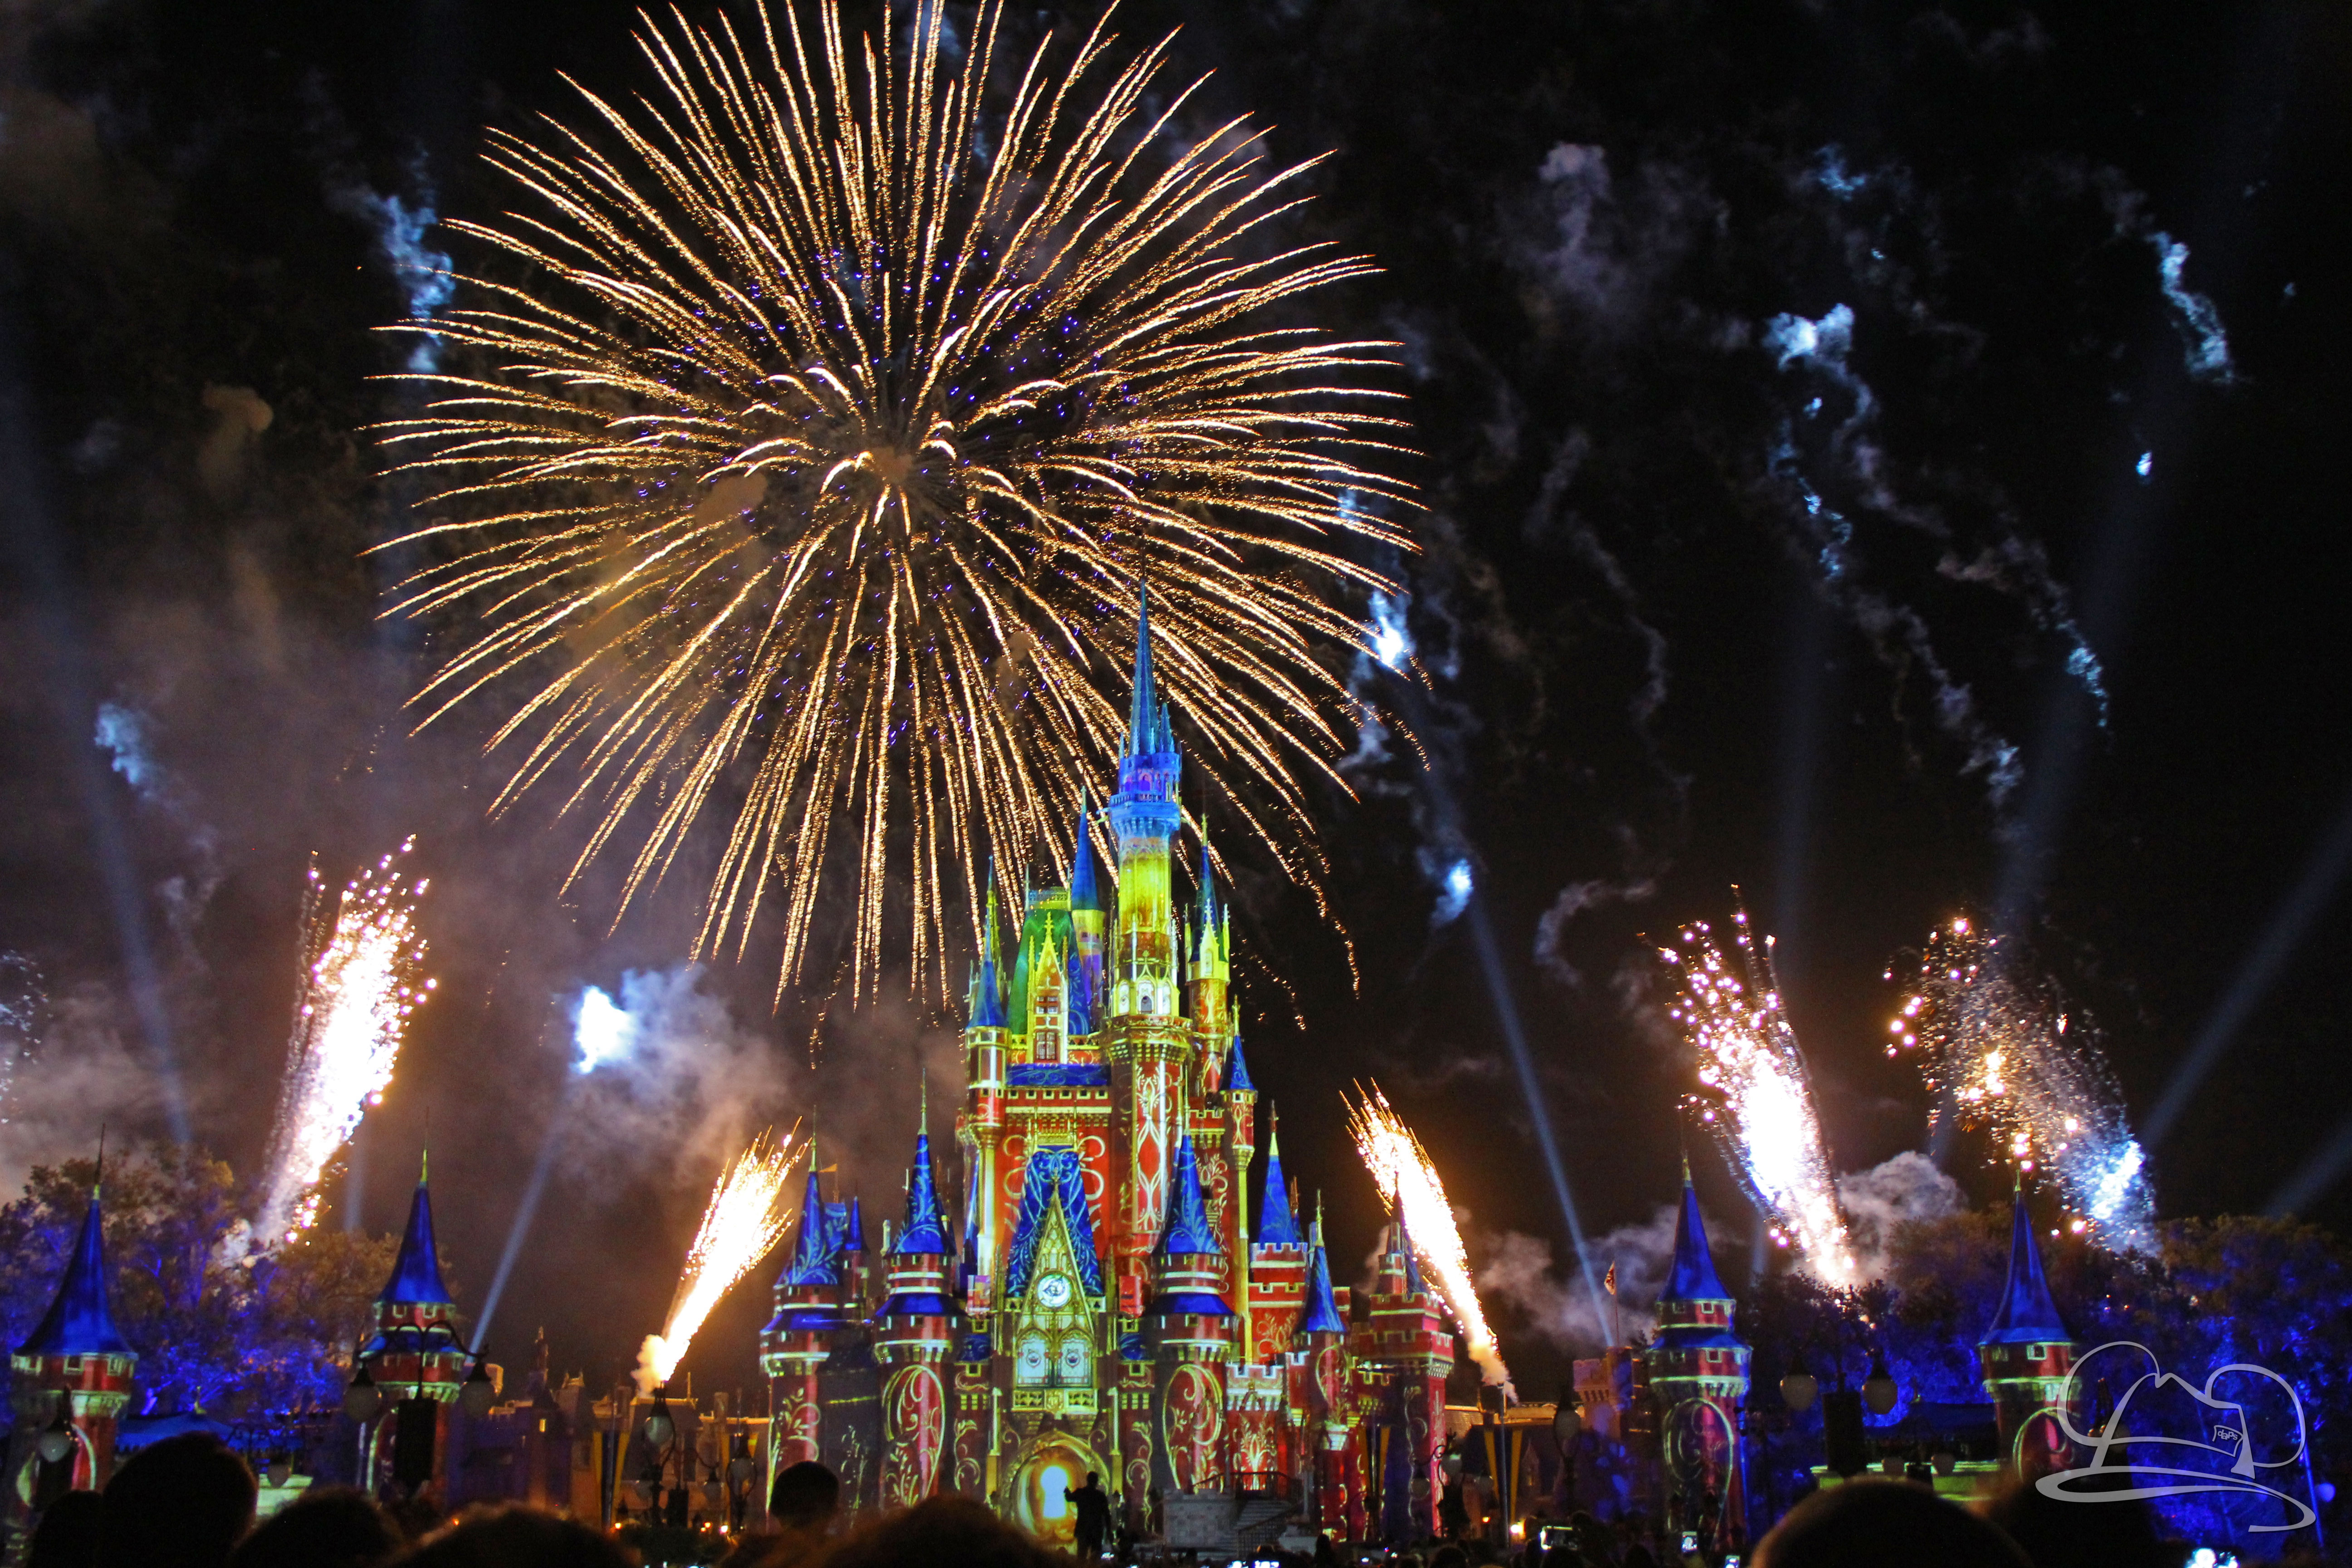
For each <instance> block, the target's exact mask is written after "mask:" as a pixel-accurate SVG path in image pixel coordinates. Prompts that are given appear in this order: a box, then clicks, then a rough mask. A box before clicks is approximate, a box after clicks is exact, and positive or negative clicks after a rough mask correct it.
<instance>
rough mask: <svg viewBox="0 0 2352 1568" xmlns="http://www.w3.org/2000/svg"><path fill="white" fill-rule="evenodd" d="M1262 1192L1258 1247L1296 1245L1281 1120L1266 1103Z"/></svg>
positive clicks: (1237, 1057) (1237, 1062)
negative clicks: (1284, 1172) (1285, 1182)
mask: <svg viewBox="0 0 2352 1568" xmlns="http://www.w3.org/2000/svg"><path fill="white" fill-rule="evenodd" d="M1241 1059H1242V1058H1241V1042H1240V1041H1239V1040H1235V1041H1234V1068H1235V1070H1236V1071H1237V1072H1238V1070H1239V1068H1240V1067H1241ZM1265 1121H1266V1127H1265V1197H1264V1198H1262V1199H1260V1200H1259V1202H1258V1206H1257V1237H1256V1238H1255V1239H1256V1242H1257V1245H1258V1246H1260V1247H1297V1245H1298V1220H1297V1216H1296V1215H1292V1213H1291V1212H1290V1192H1289V1189H1288V1188H1286V1186H1285V1185H1284V1184H1283V1176H1282V1121H1281V1119H1280V1118H1278V1117H1276V1115H1275V1113H1274V1108H1273V1107H1272V1106H1268V1107H1267V1108H1266V1113H1265Z"/></svg>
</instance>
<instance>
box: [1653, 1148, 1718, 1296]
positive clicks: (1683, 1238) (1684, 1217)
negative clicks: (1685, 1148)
mask: <svg viewBox="0 0 2352 1568" xmlns="http://www.w3.org/2000/svg"><path fill="white" fill-rule="evenodd" d="M1658 1300H1662V1301H1728V1300H1731V1292H1730V1291H1728V1290H1727V1289H1724V1288H1723V1281H1722V1280H1721V1279H1718V1278H1717V1276H1716V1272H1715V1254H1714V1252H1713V1251H1711V1250H1710V1249H1709V1248H1708V1247H1707V1244H1706V1221H1705V1220H1704V1219H1702V1218H1700V1217H1699V1212H1698V1192H1697V1189H1696V1188H1695V1187H1693V1186H1692V1185H1691V1181H1690V1173H1689V1172H1688V1171H1685V1172H1684V1173H1683V1207H1682V1213H1681V1214H1679V1215H1676V1216H1675V1266H1674V1268H1671V1269H1669V1270H1668V1271H1667V1273H1666V1288H1665V1289H1664V1290H1662V1291H1660V1292H1659V1293H1658Z"/></svg>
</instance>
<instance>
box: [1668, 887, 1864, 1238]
mask: <svg viewBox="0 0 2352 1568" xmlns="http://www.w3.org/2000/svg"><path fill="white" fill-rule="evenodd" d="M1734 932H1735V934H1734V937H1733V941H1734V943H1735V945H1736V946H1737V947H1738V952H1739V955H1740V960H1741V962H1740V963H1739V964H1738V967H1734V965H1733V964H1732V963H1731V962H1730V960H1728V959H1727V958H1726V957H1725V955H1724V952H1723V949H1722V948H1721V947H1720V946H1719V945H1717V942H1716V940H1715V933H1714V931H1713V930H1712V929H1711V928H1710V927H1708V926H1706V925H1704V924H1698V925H1690V926H1685V927H1684V928H1683V931H1682V933H1681V938H1680V945H1679V946H1678V947H1669V948H1661V949H1659V956H1660V957H1661V958H1663V959H1664V961H1665V962H1666V963H1669V964H1672V965H1674V966H1675V969H1676V970H1677V971H1678V972H1679V973H1680V976H1681V980H1682V994H1681V995H1680V996H1679V997H1678V998H1676V1000H1675V1004H1674V1005H1673V1006H1671V1007H1670V1008H1669V1009H1668V1014H1667V1016H1670V1017H1672V1018H1673V1019H1674V1020H1675V1023H1676V1024H1677V1025H1679V1026H1681V1028H1682V1031H1683V1035H1684V1037H1685V1038H1686V1039H1688V1040H1689V1041H1690V1044H1691V1047H1692V1048H1693V1049H1694V1050H1696V1052H1697V1053H1698V1059H1699V1066H1698V1081H1699V1088H1698V1089H1697V1091H1696V1093H1694V1094H1692V1095H1690V1096H1688V1097H1687V1100H1686V1103H1687V1106H1688V1108H1689V1109H1690V1110H1691V1111H1692V1112H1693V1113H1694V1114H1695V1115H1696V1116H1697V1117H1698V1118H1699V1120H1700V1121H1701V1123H1702V1124H1703V1125H1706V1126H1707V1127H1709V1128H1711V1129H1712V1130H1713V1131H1715V1133H1716V1136H1717V1139H1718V1140H1719V1141H1720V1142H1721V1143H1722V1145H1723V1149H1724V1152H1725V1154H1726V1155H1727V1156H1728V1158H1729V1159H1730V1162H1731V1168H1732V1169H1733V1170H1734V1171H1735V1172H1737V1173H1738V1174H1739V1176H1740V1178H1741V1180H1742V1181H1743V1182H1744V1183H1745V1184H1746V1185H1747V1187H1748V1194H1749V1195H1750V1196H1751V1197H1753V1198H1754V1199H1755V1200H1756V1203H1757V1205H1758V1206H1759V1208H1761V1209H1762V1210H1764V1212H1765V1213H1767V1214H1769V1215H1771V1216H1772V1217H1773V1220H1774V1221H1775V1228H1776V1232H1777V1234H1778V1235H1779V1236H1780V1237H1782V1238H1784V1239H1785V1240H1787V1241H1790V1242H1793V1243H1794V1244H1795V1245H1796V1246H1797V1247H1798V1248H1799V1249H1800V1250H1801V1253H1802V1255H1803V1258H1804V1260H1805V1266H1806V1267H1807V1268H1811V1270H1812V1271H1813V1272H1814V1273H1815V1274H1817V1275H1819V1276H1820V1277H1821V1278H1822V1279H1823V1280H1824V1281H1826V1282H1827V1283H1829V1284H1832V1285H1851V1284H1853V1283H1855V1282H1856V1281H1855V1279H1854V1270H1855V1262H1854V1257H1853V1243H1852V1241H1851V1240H1850V1239H1849V1237H1848V1236H1847V1234H1846V1224H1845V1215H1844V1214H1843V1212H1842V1211H1841V1210H1840V1209H1839V1207H1838V1194H1837V1178H1836V1174H1835V1173H1834V1172H1833V1171H1832V1169H1831V1166H1830V1157H1829V1146H1828V1144H1827V1142H1825V1141H1824V1140H1823V1138H1822V1122H1821V1116H1820V1114H1819V1113H1818V1112H1817V1111H1816V1110H1815V1109H1814V1106H1813V1087H1812V1081H1811V1077H1810V1076H1809V1075H1808V1074H1807V1072H1806V1070H1805V1058H1804V1052H1803V1051H1802V1050H1801V1048H1800V1047H1798V1044H1797V1032H1796V1030H1795V1029H1794V1028H1792V1027H1790V1024H1789V1015H1788V1013H1787V1011H1786V1009H1785V1008H1784V1007H1783V1006H1782V1005H1781V999H1780V981H1779V980H1778V979H1777V978H1776V977H1775V976H1774V974H1773V973H1772V956H1771V946H1772V939H1771V938H1770V937H1766V938H1765V939H1764V942H1763V947H1762V949H1761V951H1759V948H1758V946H1757V943H1756V940H1755V937H1754V934H1753V933H1752V932H1751V931H1749V930H1748V913H1747V911H1746V910H1741V911H1740V912H1739V913H1738V915H1737V916H1735V917H1734Z"/></svg>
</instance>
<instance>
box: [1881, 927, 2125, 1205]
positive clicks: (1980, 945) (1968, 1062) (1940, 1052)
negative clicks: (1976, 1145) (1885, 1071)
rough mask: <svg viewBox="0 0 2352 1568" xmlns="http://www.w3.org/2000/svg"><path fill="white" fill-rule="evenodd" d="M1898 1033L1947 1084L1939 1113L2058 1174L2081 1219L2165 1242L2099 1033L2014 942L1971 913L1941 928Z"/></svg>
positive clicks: (1891, 1049) (2022, 1161)
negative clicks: (2037, 973) (2040, 978)
mask: <svg viewBox="0 0 2352 1568" xmlns="http://www.w3.org/2000/svg"><path fill="white" fill-rule="evenodd" d="M1888 1033H1889V1036H1890V1038H1889V1040H1888V1043H1887V1047H1886V1048H1887V1054H1888V1055H1890V1056H1893V1055H1895V1054H1897V1053H1898V1052H1900V1053H1903V1054H1907V1055H1910V1056H1912V1057H1913V1058H1915V1059H1916V1061H1917V1062H1918V1064H1919V1068H1920V1072H1921V1074H1922V1076H1923V1077H1925V1078H1926V1079H1927V1084H1928V1087H1929V1088H1931V1089H1936V1090H1937V1091H1938V1104H1937V1110H1936V1114H1937V1116H1939V1117H1940V1116H1944V1115H1947V1114H1949V1115H1952V1116H1956V1117H1957V1118H1958V1121H1959V1123H1960V1125H1961V1126H1963V1127H1969V1128H1977V1129H1982V1130H1984V1131H1987V1132H1989V1133H1990V1135H1991V1137H1992V1139H1993V1141H1994V1142H1995V1144H1996V1145H1997V1146H1998V1148H1999V1149H2000V1152H2001V1153H2002V1154H2003V1155H2005V1156H2006V1157H2007V1158H2009V1159H2011V1160H2012V1161H2015V1162H2017V1163H2018V1164H2019V1165H2020V1166H2021V1168H2022V1169H2024V1170H2028V1171H2036V1170H2038V1171H2040V1172H2042V1173H2046V1174H2047V1175H2048V1176H2049V1177H2050V1178H2051V1180H2052V1181H2053V1183H2054V1184H2055V1185H2056V1187H2057V1189H2058V1192H2059V1194H2060V1196H2061V1197H2062V1198H2063V1200H2064V1202H2065V1204H2066V1206H2067V1208H2068V1209H2069V1210H2070V1211H2071V1212H2072V1216H2073V1217H2072V1220H2071V1222H2070V1223H2072V1224H2073V1225H2074V1228H2075V1229H2077V1230H2087V1231H2089V1232H2090V1233H2091V1234H2092V1235H2093V1236H2094V1237H2096V1238H2097V1239H2098V1240H2099V1241H2101V1242H2102V1243H2104V1244H2105V1245H2106V1246H2108V1247H2116V1248H2118V1249H2121V1250H2126V1251H2133V1252H2147V1251H2149V1250H2151V1249H2153V1247H2155V1245H2156V1230H2155V1224H2156V1194H2155V1191H2154V1189H2153V1188H2152V1187H2151V1186H2150V1185H2149V1184H2148V1179H2147V1156H2146V1153H2145V1152H2143V1151H2142V1150H2141V1148H2140V1145H2139V1141H2138V1140H2137V1139H2136V1138H2134V1137H2133V1136H2132V1132H2131V1126H2130V1122H2129V1121H2128V1119H2127V1118H2126V1114H2125V1107H2124V1098H2123V1090H2122V1089H2121V1088H2120V1087H2119V1086H2118V1085H2117V1084H2116V1079H2115V1073H2114V1071H2113V1070H2112V1069H2111V1068H2109V1067H2108V1065H2107V1060H2106V1057H2105V1053H2104V1052H2103V1051H2101V1050H2100V1048H2099V1045H2098V1040H2097V1037H2096V1034H2095V1031H2094V1030H2092V1029H2091V1028H2090V1027H2089V1026H2088V1025H2087V1023H2086V1022H2085V1021H2084V1020H2083V1019H2082V1018H2080V1017H2078V1016H2074V1015H2071V1014H2069V1013H2068V1012H2067V1011H2066V1010H2065V1008H2064V1007H2063V1006H2062V1005H2060V1003H2059V1001H2058V1000H2057V998H2056V997H2055V995H2054V994H2053V993H2052V992H2051V990H2050V988H2049V987H2048V986H2047V985H2045V984H2040V983H2038V982H2037V981H2036V980H2035V979H2034V977H2033V976H2032V975H2031V974H2029V973H2024V972H2023V971H2022V969H2021V963H2020V958H2019V954H2018V953H2017V952H2016V951H2015V950H2014V944H2012V943H2008V942H2003V941H2002V939H2000V938H1999V937H1996V936H1993V935H1990V933H1988V932H1987V931H1985V930H1984V929H1983V928H1982V927H1981V926H1979V925H1978V924H1977V923H1976V922H1974V921H1969V920H1968V919H1966V918H1965V917H1961V918H1956V919H1953V920H1951V921H1946V922H1945V923H1944V924H1943V925H1941V926H1939V927H1937V930H1936V933H1935V935H1934V936H1933V937H1931V938H1930V939H1929V940H1928V942H1927V950H1926V951H1925V952H1923V953H1922V954H1921V955H1920V962H1919V983H1918V989H1917V990H1916V991H1915V992H1914V993H1913V994H1911V995H1910V996H1909V997H1907V998H1906V999H1905V1001H1904V1003H1903V1005H1902V1008H1901V1009H1900V1011H1899V1012H1898V1013H1897V1014H1896V1016H1895V1019H1894V1020H1893V1022H1892V1023H1891V1024H1890V1025H1889V1026H1888ZM1944 1100H1948V1101H1949V1108H1948V1110H1947V1108H1946V1106H1945V1104H1944V1103H1942V1102H1943V1101H1944Z"/></svg>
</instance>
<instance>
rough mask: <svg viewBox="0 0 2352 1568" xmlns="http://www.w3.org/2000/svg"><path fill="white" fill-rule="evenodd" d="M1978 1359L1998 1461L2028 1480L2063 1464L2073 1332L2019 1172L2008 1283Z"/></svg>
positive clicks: (2013, 1200)
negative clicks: (1996, 1428)
mask: <svg viewBox="0 0 2352 1568" xmlns="http://www.w3.org/2000/svg"><path fill="white" fill-rule="evenodd" d="M1977 1362H1978V1364H1979V1367H1980V1368H1981V1369H1982V1371H1983V1373H1984V1386H1985V1392H1986V1393H1987V1394H1990V1395H1991V1396H1992V1403H1993V1415H1994V1418H1995V1419H1996V1420H1997V1421H1998V1422H1999V1423H2000V1447H2001V1457H2002V1463H2003V1465H2004V1467H2005V1468H2008V1469H2010V1470H2011V1471H2012V1472H2013V1473H2014V1474H2016V1475H2017V1476H2019V1477H2020V1478H2021V1479H2027V1480H2031V1479H2034V1478H2036V1477H2038V1476H2043V1475H2047V1474H2049V1473H2050V1472H2051V1471H2053V1470H2058V1469H2063V1468H2065V1467H2066V1465H2067V1463H2068V1460H2067V1457H2066V1454H2067V1445H2066V1437H2065V1433H2064V1432H2063V1430H2062V1429H2061V1428H2060V1426H2059V1424H2058V1413H2059V1412H2060V1411H2062V1410H2064V1409H2065V1408H2066V1394H2067V1387H2068V1384H2069V1382H2070V1377H2069V1374H2070V1373H2072V1372H2073V1371H2074V1335H2072V1334H2071V1333H2069V1332H2067V1330H2066V1323H2065V1320H2063V1319H2062V1318H2061V1317H2059V1315H2058V1304H2057V1303H2056V1302H2055V1301H2053V1300H2051V1299H2050V1282H2049V1280H2048V1279H2046V1278H2044V1277H2043V1275H2042V1248H2041V1247H2039V1246H2038V1245H2037V1244H2036V1243H2035V1241H2034V1238H2033V1220H2032V1216H2031V1215H2029V1214H2027V1212H2026V1208H2025V1188H2024V1184H2023V1182H2022V1180H2020V1183H2019V1184H2018V1188H2017V1192H2016V1195H2015V1197H2014V1198H2013V1199H2012V1201H2011V1215H2010V1227H2009V1287H2008V1289H2005V1290H2003V1291H2002V1292H2001V1297H2000V1310H1999V1311H1997V1312H1995V1313H1994V1314H1993V1320H1992V1325H1991V1326H1990V1328H1988V1329H1987V1330H1986V1331H1985V1337H1984V1338H1983V1339H1982V1340H1980V1341H1979V1342H1978V1343H1977ZM2070 1414H2071V1413H2070Z"/></svg>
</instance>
